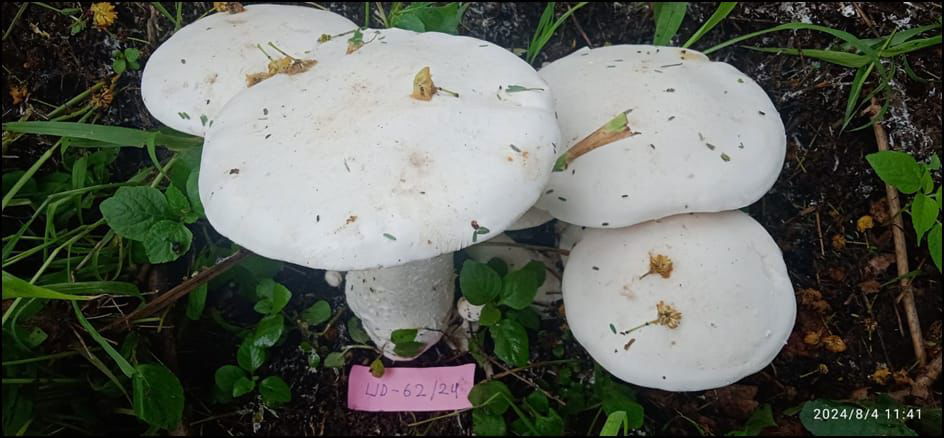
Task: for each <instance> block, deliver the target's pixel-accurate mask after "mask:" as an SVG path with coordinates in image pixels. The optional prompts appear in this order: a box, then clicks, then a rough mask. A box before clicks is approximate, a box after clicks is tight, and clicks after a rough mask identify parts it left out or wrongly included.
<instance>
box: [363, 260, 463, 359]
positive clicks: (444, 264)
mask: <svg viewBox="0 0 944 438" xmlns="http://www.w3.org/2000/svg"><path fill="white" fill-rule="evenodd" d="M345 285H346V286H345V294H346V295H347V304H348V306H350V307H351V311H353V312H354V314H355V315H357V317H358V318H360V319H361V323H362V324H363V326H364V330H365V331H366V332H367V334H368V335H369V336H370V339H371V340H372V341H374V344H376V345H377V347H378V348H382V349H383V352H384V355H385V356H387V357H388V358H390V359H392V360H409V359H411V358H407V357H401V356H398V355H397V354H396V353H394V349H395V348H396V345H394V344H393V341H391V340H390V336H391V334H392V333H393V331H394V330H400V329H419V331H418V333H417V335H416V341H418V342H422V343H424V344H426V347H425V348H423V350H422V351H426V350H427V349H429V348H430V347H432V346H433V345H434V344H436V343H437V342H439V339H440V338H441V337H442V333H443V330H445V329H446V326H447V325H448V323H449V316H450V312H451V310H452V303H453V298H454V292H455V269H454V268H453V264H452V254H444V255H441V256H438V257H434V258H432V259H429V260H420V261H415V262H412V263H407V264H405V265H401V266H395V267H392V268H383V269H370V270H364V271H350V272H348V273H347V278H346V282H345ZM422 351H421V352H420V354H422Z"/></svg>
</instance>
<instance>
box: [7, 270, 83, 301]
mask: <svg viewBox="0 0 944 438" xmlns="http://www.w3.org/2000/svg"><path fill="white" fill-rule="evenodd" d="M11 298H42V299H46V300H70V301H85V300H91V299H95V298H98V296H97V295H96V296H79V295H69V294H65V293H61V292H56V291H54V290H52V289H49V288H45V287H42V286H36V285H34V284H30V283H29V282H28V281H26V280H23V279H21V278H18V277H16V276H15V275H13V274H10V273H8V272H7V271H3V299H4V300H7V299H11Z"/></svg>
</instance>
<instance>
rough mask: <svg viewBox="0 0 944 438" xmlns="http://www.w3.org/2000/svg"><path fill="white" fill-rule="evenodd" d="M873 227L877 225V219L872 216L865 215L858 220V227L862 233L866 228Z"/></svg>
mask: <svg viewBox="0 0 944 438" xmlns="http://www.w3.org/2000/svg"><path fill="white" fill-rule="evenodd" d="M873 227H875V221H874V220H872V216H869V215H865V216H862V217H860V218H859V220H857V221H856V228H858V229H859V232H860V233H861V232H863V231H865V230H871V229H872V228H873Z"/></svg>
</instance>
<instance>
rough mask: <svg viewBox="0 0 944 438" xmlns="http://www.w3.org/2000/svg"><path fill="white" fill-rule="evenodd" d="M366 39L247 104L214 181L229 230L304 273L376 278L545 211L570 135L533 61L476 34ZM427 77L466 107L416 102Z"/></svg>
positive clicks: (212, 211) (251, 93)
mask: <svg viewBox="0 0 944 438" xmlns="http://www.w3.org/2000/svg"><path fill="white" fill-rule="evenodd" d="M363 38H364V41H365V44H364V46H363V47H361V48H360V49H358V50H356V51H354V52H353V53H351V54H349V55H345V56H344V57H342V58H340V59H337V60H333V61H332V62H331V63H325V65H318V66H316V67H315V68H314V69H312V70H310V71H307V72H304V73H299V74H296V75H291V76H288V75H278V76H276V77H272V78H270V79H268V80H266V81H264V82H262V83H260V84H258V85H256V86H254V87H252V88H251V89H249V90H246V91H245V92H243V93H240V94H239V95H238V96H236V97H235V98H233V99H232V100H231V101H230V103H228V104H227V105H226V108H224V110H223V111H222V112H221V113H220V115H219V116H218V117H217V119H216V122H215V123H214V125H213V127H212V128H211V129H210V130H209V132H208V133H207V137H206V142H205V145H204V147H203V157H202V162H201V169H200V180H199V186H200V197H201V199H202V201H203V205H204V207H205V210H206V214H207V217H208V218H209V221H210V223H211V224H212V225H213V227H214V228H215V229H216V230H217V231H219V232H220V233H221V234H223V235H224V236H226V237H228V238H230V239H231V240H233V241H235V242H237V243H238V244H240V245H242V246H244V247H246V248H248V249H250V250H252V251H253V252H256V253H258V254H260V255H263V256H265V257H270V258H275V259H279V260H284V261H288V262H292V263H296V264H299V265H303V266H308V267H312V268H320V269H334V270H352V269H371V268H378V267H383V266H395V265H399V264H403V263H407V262H410V261H413V260H423V259H427V258H430V257H434V256H437V255H439V254H444V253H451V252H454V251H457V250H459V249H461V248H464V247H466V246H469V245H471V244H473V243H475V242H477V241H485V240H487V239H489V238H490V237H493V236H495V235H497V234H499V233H501V232H502V231H503V230H504V229H506V228H507V227H508V226H509V225H511V223H513V222H514V221H515V219H517V218H518V217H519V216H521V215H522V214H524V212H525V211H527V210H528V208H530V207H531V206H532V205H534V202H535V201H536V200H537V198H538V196H540V193H541V189H542V188H543V187H544V185H545V183H546V182H547V178H548V177H549V175H550V171H551V167H552V165H553V160H554V155H555V145H556V144H557V142H558V141H559V140H560V132H559V129H558V126H557V121H556V119H555V118H554V110H553V104H552V97H551V95H550V92H549V91H548V89H547V85H546V84H545V83H544V81H543V80H541V78H540V77H539V76H538V75H537V73H536V72H535V71H534V69H532V68H531V66H530V65H528V64H527V63H525V62H524V61H522V60H521V59H519V58H518V57H517V56H515V55H514V54H512V53H511V52H509V51H507V50H505V49H503V48H501V47H499V46H496V45H494V44H491V43H488V42H486V41H481V40H477V39H474V38H468V37H460V36H452V35H446V34H442V33H436V32H429V33H415V32H410V31H405V30H400V29H390V30H384V31H366V32H365V33H364V35H363ZM332 44H346V42H345V41H344V40H343V39H341V38H337V39H335V40H332V41H329V42H327V43H325V44H324V49H325V50H326V51H327V50H330V49H331V46H330V45H332ZM424 67H429V71H430V72H431V74H432V80H433V81H434V83H435V85H436V86H438V87H442V88H445V89H448V90H449V91H450V92H452V93H458V95H459V97H454V96H453V95H451V94H448V93H446V92H443V91H441V92H439V93H437V94H435V95H433V96H432V98H431V99H430V100H428V101H423V100H418V99H414V98H412V97H411V92H412V90H413V84H414V78H415V77H416V75H417V73H418V72H420V71H421V70H422V69H423V68H424ZM508 85H515V86H517V87H521V88H526V89H527V91H516V92H508V91H507V90H508ZM515 89H517V88H515Z"/></svg>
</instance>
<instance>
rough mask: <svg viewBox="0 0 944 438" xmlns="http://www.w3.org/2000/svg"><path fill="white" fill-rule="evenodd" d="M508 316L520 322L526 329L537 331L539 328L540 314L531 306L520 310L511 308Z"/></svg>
mask: <svg viewBox="0 0 944 438" xmlns="http://www.w3.org/2000/svg"><path fill="white" fill-rule="evenodd" d="M508 317H509V318H512V319H514V320H515V321H518V322H520V323H521V325H522V326H524V328H526V329H528V330H534V331H537V330H539V329H540V328H541V315H538V312H537V311H536V310H534V308H533V307H530V306H529V307H525V308H524V309H521V310H511V311H509V312H508Z"/></svg>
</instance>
